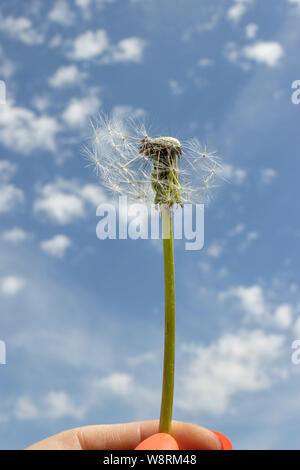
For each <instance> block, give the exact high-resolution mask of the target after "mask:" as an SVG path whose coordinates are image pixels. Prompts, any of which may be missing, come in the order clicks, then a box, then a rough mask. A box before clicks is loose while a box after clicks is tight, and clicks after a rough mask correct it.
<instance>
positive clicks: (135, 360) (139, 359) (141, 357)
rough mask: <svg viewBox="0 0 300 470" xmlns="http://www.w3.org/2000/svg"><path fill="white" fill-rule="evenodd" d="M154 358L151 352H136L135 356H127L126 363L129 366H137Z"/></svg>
mask: <svg viewBox="0 0 300 470" xmlns="http://www.w3.org/2000/svg"><path fill="white" fill-rule="evenodd" d="M154 359H155V355H154V353H153V352H147V353H144V354H138V355H136V356H131V357H128V359H127V364H128V365H129V367H137V366H140V365H143V364H148V363H149V362H153V361H154Z"/></svg>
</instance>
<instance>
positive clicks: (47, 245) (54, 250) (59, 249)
mask: <svg viewBox="0 0 300 470" xmlns="http://www.w3.org/2000/svg"><path fill="white" fill-rule="evenodd" d="M71 245H72V242H71V240H70V238H69V237H67V236H66V235H61V234H60V235H55V236H54V237H53V238H50V239H49V240H44V241H42V242H41V243H40V247H41V249H42V250H43V251H44V252H45V253H48V254H49V255H51V256H55V257H56V258H63V257H64V255H65V253H66V250H67V249H68V248H69V247H70V246H71Z"/></svg>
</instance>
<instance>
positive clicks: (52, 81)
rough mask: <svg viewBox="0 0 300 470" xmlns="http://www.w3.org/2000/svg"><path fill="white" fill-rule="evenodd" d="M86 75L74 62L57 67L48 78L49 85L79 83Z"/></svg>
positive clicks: (57, 86)
mask: <svg viewBox="0 0 300 470" xmlns="http://www.w3.org/2000/svg"><path fill="white" fill-rule="evenodd" d="M85 76H86V74H85V73H83V72H81V71H80V70H79V69H78V67H77V66H76V65H74V64H72V65H66V66H61V67H59V68H58V69H57V70H56V72H55V73H54V75H52V76H51V77H50V78H49V85H50V86H52V87H54V88H63V87H65V86H70V85H74V84H78V83H80V82H81V81H82V80H83V78H84V77H85Z"/></svg>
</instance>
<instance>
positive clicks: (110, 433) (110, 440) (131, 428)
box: [26, 421, 222, 450]
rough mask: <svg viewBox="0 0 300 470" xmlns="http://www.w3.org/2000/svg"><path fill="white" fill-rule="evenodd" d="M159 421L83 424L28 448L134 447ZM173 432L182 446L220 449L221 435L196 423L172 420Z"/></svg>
mask: <svg viewBox="0 0 300 470" xmlns="http://www.w3.org/2000/svg"><path fill="white" fill-rule="evenodd" d="M158 425H159V422H158V421H140V422H132V423H124V424H102V425H94V426H84V427H79V428H74V429H69V430H68V431H64V432H61V433H59V434H55V435H54V436H51V437H48V438H47V439H44V440H43V441H39V442H37V443H35V444H33V445H31V446H30V447H27V449H26V450H132V449H135V447H137V445H138V444H140V443H141V442H142V441H144V440H145V439H146V438H147V437H149V436H151V435H153V434H155V433H157V432H158ZM172 436H173V437H174V438H175V440H176V441H177V443H178V446H179V449H181V450H188V449H191V450H221V449H222V445H221V442H220V440H219V439H218V437H217V436H216V435H215V434H214V433H213V432H212V431H209V430H208V429H206V428H203V427H202V426H197V425H196V424H191V423H183V422H181V421H173V422H172Z"/></svg>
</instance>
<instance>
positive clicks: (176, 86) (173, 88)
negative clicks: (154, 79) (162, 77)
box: [169, 80, 184, 96]
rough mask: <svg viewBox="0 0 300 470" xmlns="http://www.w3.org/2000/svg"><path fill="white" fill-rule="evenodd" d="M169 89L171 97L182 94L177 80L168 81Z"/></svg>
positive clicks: (182, 90) (182, 91)
mask: <svg viewBox="0 0 300 470" xmlns="http://www.w3.org/2000/svg"><path fill="white" fill-rule="evenodd" d="M169 87H170V90H171V93H172V95H175V96H179V95H182V93H184V88H183V86H181V85H180V84H179V83H178V82H177V80H169Z"/></svg>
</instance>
